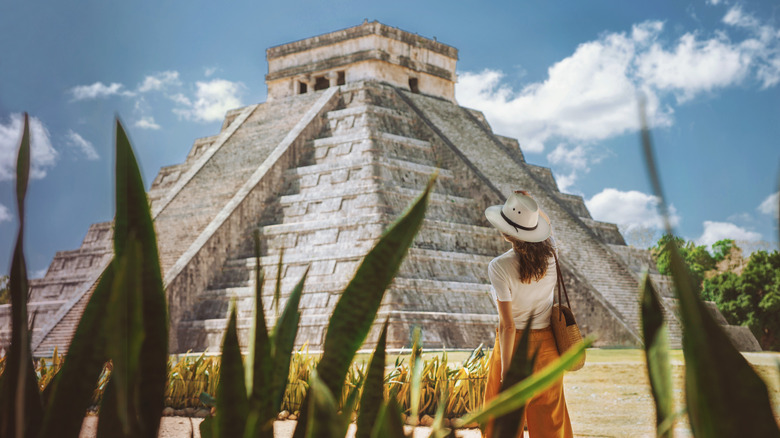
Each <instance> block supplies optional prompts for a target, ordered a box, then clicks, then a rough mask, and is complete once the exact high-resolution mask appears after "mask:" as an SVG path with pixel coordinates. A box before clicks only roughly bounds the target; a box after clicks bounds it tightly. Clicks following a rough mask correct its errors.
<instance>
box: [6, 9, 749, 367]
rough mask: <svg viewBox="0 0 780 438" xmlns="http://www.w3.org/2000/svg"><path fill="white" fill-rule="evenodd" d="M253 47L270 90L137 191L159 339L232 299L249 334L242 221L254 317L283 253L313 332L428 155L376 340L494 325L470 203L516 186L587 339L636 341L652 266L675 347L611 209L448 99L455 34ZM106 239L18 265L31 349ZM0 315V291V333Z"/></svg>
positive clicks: (51, 330)
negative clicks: (155, 267)
mask: <svg viewBox="0 0 780 438" xmlns="http://www.w3.org/2000/svg"><path fill="white" fill-rule="evenodd" d="M267 57H268V62H269V73H268V75H267V76H266V82H267V84H268V100H267V102H265V103H262V104H258V105H252V106H248V107H245V108H239V109H236V110H233V111H230V112H228V113H227V115H226V117H225V121H224V123H223V125H222V129H221V131H220V132H219V134H217V135H215V136H213V137H207V138H202V139H199V140H197V141H195V143H194V145H193V147H192V150H191V152H190V154H189V155H188V157H187V159H186V161H185V162H184V163H182V164H179V165H175V166H170V167H165V168H163V169H161V170H160V173H159V174H158V176H157V178H156V179H155V180H154V183H153V184H152V187H151V189H150V191H149V198H150V201H151V204H152V212H153V215H154V217H155V226H156V229H157V234H158V240H159V248H160V254H161V261H162V269H163V273H164V277H165V278H164V281H165V287H166V291H167V295H168V301H169V307H170V316H171V334H170V336H171V344H170V345H171V351H172V352H186V351H188V350H192V351H217V350H218V349H219V346H220V344H221V339H222V336H223V331H224V328H225V326H226V318H227V315H228V307H229V303H230V301H231V299H233V298H235V299H237V302H238V309H239V329H240V333H241V336H244V337H246V335H247V332H248V329H249V327H250V318H251V314H252V311H253V293H254V292H253V291H254V287H255V280H256V279H255V275H254V266H255V259H254V256H253V251H254V249H253V240H252V235H253V232H254V231H255V230H259V232H260V236H261V253H262V258H261V263H262V265H263V269H264V272H265V275H266V279H267V281H266V282H265V284H264V287H263V299H264V303H265V309H266V318H267V320H268V321H269V322H271V323H272V322H273V321H274V320H275V313H274V310H273V309H272V308H271V306H270V303H271V297H272V294H273V288H274V281H273V279H274V278H276V276H277V272H278V271H277V269H278V263H279V257H280V254H281V253H283V259H282V263H281V269H282V273H281V276H282V279H283V281H282V292H283V295H282V300H281V301H282V302H281V305H284V302H285V299H286V295H287V294H289V292H290V290H291V289H292V287H293V285H294V284H295V283H296V282H297V281H298V280H299V278H300V277H301V275H302V274H303V272H304V271H305V270H306V269H307V268H308V269H309V274H308V277H307V281H306V286H305V288H304V292H303V296H302V299H301V311H302V319H301V327H300V330H299V335H298V338H297V340H296V343H297V344H298V345H303V344H308V345H309V347H310V348H311V349H313V350H317V349H318V348H320V347H321V345H322V342H323V340H324V334H325V333H324V331H325V329H326V327H327V324H328V321H329V317H330V313H331V311H332V309H333V307H334V306H335V303H336V301H337V300H338V298H339V294H340V292H341V291H342V290H343V288H344V287H345V286H346V284H347V282H348V281H349V279H350V278H351V277H352V275H353V274H354V272H355V270H356V269H357V266H358V264H359V263H360V261H361V259H362V258H363V256H365V254H366V253H367V252H368V251H369V250H370V248H371V247H372V246H373V245H374V244H375V243H376V241H377V239H378V238H379V236H380V235H381V233H382V231H383V230H384V229H385V228H386V227H387V225H388V224H389V223H390V222H391V221H392V220H394V219H395V218H396V217H397V216H398V215H399V214H400V213H401V212H402V211H403V209H404V208H405V207H406V206H407V205H408V204H409V203H410V202H411V201H412V199H413V198H414V197H415V196H416V195H417V194H419V193H420V192H421V191H422V189H423V188H424V187H425V184H426V182H427V181H428V178H429V176H430V175H431V174H432V173H434V172H435V171H436V170H437V169H438V170H439V177H438V180H437V183H436V187H435V193H434V194H433V195H432V197H431V201H430V207H429V210H428V212H427V216H426V220H425V223H424V225H423V228H422V229H421V231H420V233H419V235H418V237H417V239H416V241H415V243H414V245H413V247H412V248H411V249H410V251H409V254H408V256H407V259H406V260H405V262H404V263H403V265H402V267H401V269H400V272H399V274H398V276H397V277H396V279H395V281H394V282H393V284H392V286H391V287H390V289H389V290H388V291H387V293H386V295H385V299H384V301H383V304H382V307H381V309H380V313H379V317H378V318H377V321H383V320H384V319H385V317H388V318H389V321H390V325H389V333H388V344H389V345H388V347H390V348H401V347H404V346H407V345H408V344H409V340H410V332H411V329H412V327H414V326H415V325H419V326H421V327H422V329H423V341H424V345H425V346H426V347H429V348H441V347H446V348H447V349H459V348H463V349H472V348H474V347H476V346H478V345H479V344H480V343H486V344H489V343H491V342H492V341H493V339H494V337H495V327H496V324H497V320H498V318H497V314H496V310H495V305H494V303H493V302H492V300H491V298H490V296H489V295H488V290H489V280H488V278H487V264H488V262H489V261H490V260H491V259H492V258H493V257H495V256H496V255H498V254H500V253H501V252H503V251H505V250H506V249H507V247H506V244H505V243H504V242H503V240H501V238H500V237H499V235H498V233H497V232H496V231H495V230H494V229H493V228H492V227H491V226H490V225H489V224H488V223H487V221H486V219H485V218H484V215H483V212H484V210H485V208H486V207H487V206H489V205H495V204H500V203H503V202H504V194H507V193H511V191H513V190H516V189H519V188H523V189H526V190H529V191H530V192H531V193H532V194H533V195H534V196H535V197H536V198H537V200H538V201H539V203H540V205H541V207H542V208H543V209H544V210H545V211H546V212H547V213H548V215H549V216H550V218H551V220H552V223H553V226H554V231H555V234H556V239H557V241H558V243H559V248H560V260H561V266H562V269H563V273H564V277H565V280H566V283H567V287H568V289H569V291H570V297H571V299H572V305H573V307H574V311H575V314H576V315H577V317H578V322H579V323H580V326H581V328H582V329H583V331H584V332H586V333H589V334H595V335H596V336H597V337H598V341H597V345H603V346H638V345H640V344H641V334H640V328H639V306H638V284H639V279H640V275H641V271H642V270H644V269H649V272H650V275H651V277H652V279H653V281H654V282H655V284H656V285H657V287H658V289H659V290H660V291H661V293H662V295H663V302H664V306H665V310H666V313H667V316H668V319H669V321H670V338H671V342H672V344H673V346H675V347H678V348H679V346H680V342H681V331H680V326H679V324H678V320H677V316H676V314H675V308H676V303H675V299H674V298H673V296H672V293H671V287H670V282H669V280H668V279H667V278H665V277H664V276H661V275H660V274H658V272H657V270H656V269H655V266H654V264H653V262H652V259H651V258H650V256H649V254H648V252H647V251H646V250H639V249H635V248H631V247H628V246H626V244H625V241H624V240H623V237H622V236H621V234H620V233H619V231H618V229H617V227H616V226H615V225H614V224H608V223H603V222H598V221H596V220H594V219H593V218H591V216H590V214H589V213H588V210H587V208H586V207H585V204H584V202H583V199H582V198H581V197H579V196H574V195H569V194H565V193H561V192H560V191H559V190H558V187H557V185H556V182H555V178H554V177H553V175H552V173H551V171H550V169H548V168H544V167H539V166H535V165H532V164H529V163H527V162H526V161H525V159H524V157H523V154H522V151H521V147H520V145H519V144H518V142H517V141H516V140H514V139H510V138H506V137H502V136H499V135H496V134H494V133H493V132H492V130H491V128H490V126H489V124H488V122H487V121H486V120H485V118H484V116H483V115H482V114H481V113H480V112H478V111H475V110H471V109H467V108H463V107H460V106H458V105H457V103H456V102H455V98H454V84H455V78H456V76H455V63H456V61H457V50H456V49H455V48H453V47H451V46H447V45H445V44H442V43H440V42H437V41H434V40H429V39H426V38H423V37H420V36H418V35H415V34H411V33H408V32H405V31H402V30H399V29H396V28H392V27H389V26H385V25H383V24H380V23H377V22H373V23H368V22H364V23H363V24H362V25H360V26H356V27H352V28H348V29H345V30H340V31H336V32H332V33H329V34H325V35H320V36H317V37H313V38H309V39H305V40H301V41H297V42H293V43H289V44H284V45H281V46H277V47H273V48H270V49H268V51H267ZM110 239H111V225H110V223H104V224H97V225H93V226H92V227H91V228H90V230H89V232H88V233H87V237H86V238H85V239H84V243H83V244H82V247H81V248H80V249H78V250H76V251H67V252H59V253H57V255H56V256H55V258H54V260H53V262H52V264H51V266H50V267H49V270H48V272H47V274H46V276H45V277H44V278H43V279H40V280H35V281H33V282H32V298H31V304H30V307H31V308H33V309H36V310H38V321H39V322H38V324H37V327H36V330H35V332H34V335H33V347H34V350H35V354H36V355H38V356H46V355H47V354H50V352H51V351H52V349H53V348H54V347H55V346H57V347H59V348H60V350H62V349H64V348H67V343H68V342H69V339H70V337H71V336H72V334H73V332H74V330H75V324H76V323H77V321H78V318H79V317H80V314H81V312H82V311H83V308H84V305H85V303H86V301H87V300H88V298H89V296H90V293H91V290H92V287H93V286H94V284H95V282H96V280H97V278H98V276H99V274H100V272H101V271H102V270H103V268H104V267H105V266H106V264H107V263H108V260H109V259H110V257H111V240H110ZM3 311H5V312H6V313H2V312H3ZM713 312H714V314H716V315H717V316H719V317H720V319H721V320H722V323H723V324H724V326H726V322H725V320H723V318H722V316H720V314H719V313H718V312H717V309H715V308H714V307H713ZM6 315H7V309H6V310H4V309H2V308H0V323H2V324H0V328H2V329H3V330H5V332H0V336H5V337H7V331H8V329H10V322H9V323H5V321H6V320H5V319H3V318H6ZM41 321H42V322H41ZM377 324H378V322H377V323H376V324H375V330H374V331H373V332H372V333H371V334H370V336H369V339H368V340H367V344H366V346H367V347H370V346H371V345H372V343H373V342H374V341H375V339H376V337H377V335H378V329H377ZM726 329H727V330H728V331H729V333H730V334H732V338H733V339H735V342H737V344H738V345H739V346H740V348H741V349H745V350H750V349H756V348H758V344H757V342H756V340H755V338H753V336H752V334H750V332H749V330H748V329H747V328H744V327H732V326H726Z"/></svg>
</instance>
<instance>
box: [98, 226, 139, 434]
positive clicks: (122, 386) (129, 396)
mask: <svg viewBox="0 0 780 438" xmlns="http://www.w3.org/2000/svg"><path fill="white" fill-rule="evenodd" d="M140 258H141V250H140V245H139V244H138V243H137V242H136V241H135V240H131V241H130V242H128V244H127V247H126V251H125V253H124V254H122V255H121V256H119V257H118V258H117V273H116V277H115V278H114V284H113V286H112V288H111V289H112V291H111V297H110V298H109V300H108V307H107V312H106V321H105V329H106V331H107V333H108V343H107V348H106V351H107V353H108V355H109V357H111V359H112V362H113V369H112V371H111V384H112V385H113V387H114V390H115V391H113V392H114V394H115V396H116V403H110V404H106V403H105V397H104V406H105V408H104V409H101V411H100V413H101V415H100V417H101V419H102V418H104V416H106V415H109V414H111V416H113V415H116V418H117V419H118V420H119V424H118V426H119V428H118V429H115V428H113V427H112V428H110V429H103V430H107V431H108V432H109V434H118V433H121V434H122V435H123V436H138V435H140V431H141V430H142V427H141V425H140V424H139V423H138V411H137V409H138V408H139V406H138V401H139V399H138V398H137V394H136V385H137V381H138V377H139V376H138V361H139V359H140V357H141V346H142V344H143V342H144V337H145V335H144V330H143V314H142V313H141V312H142V308H141V289H140V288H141V284H140V281H139V280H140V272H139V271H140V269H141V263H142V262H141V260H140ZM114 408H115V409H116V413H113V412H110V410H111V409H114ZM104 423H105V421H104Z"/></svg>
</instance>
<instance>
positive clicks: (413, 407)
mask: <svg viewBox="0 0 780 438" xmlns="http://www.w3.org/2000/svg"><path fill="white" fill-rule="evenodd" d="M409 364H410V365H411V366H412V373H411V374H410V376H409V385H410V390H409V417H410V418H411V421H412V424H417V421H418V418H419V414H420V392H421V391H422V374H423V360H422V330H421V329H420V327H419V326H418V327H415V328H414V330H413V331H412V354H411V356H410V358H409Z"/></svg>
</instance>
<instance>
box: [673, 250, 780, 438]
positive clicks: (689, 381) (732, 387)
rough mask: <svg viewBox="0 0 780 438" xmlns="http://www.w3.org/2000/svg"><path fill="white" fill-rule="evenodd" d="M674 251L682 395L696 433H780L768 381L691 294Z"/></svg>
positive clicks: (683, 265)
mask: <svg viewBox="0 0 780 438" xmlns="http://www.w3.org/2000/svg"><path fill="white" fill-rule="evenodd" d="M670 244H671V245H674V243H673V242H672V243H670ZM672 251H673V252H672V257H671V260H672V265H671V268H672V277H673V279H674V284H675V288H676V290H677V293H678V297H679V306H680V316H681V319H682V325H683V355H684V357H685V365H686V372H685V397H686V402H687V407H688V419H689V421H690V424H691V429H692V431H693V433H694V435H696V436H706V437H734V436H761V437H769V436H780V430H778V426H777V423H776V422H775V419H774V416H773V414H772V405H771V403H770V399H769V392H768V390H767V387H766V384H765V383H764V381H763V380H761V378H760V377H759V376H758V375H757V374H756V372H755V371H754V370H753V368H752V367H751V366H750V364H749V363H748V362H747V360H745V358H744V356H742V354H740V353H739V351H737V349H736V348H734V345H733V344H732V343H731V341H730V340H729V338H728V335H726V333H725V332H724V331H723V329H722V328H721V327H720V324H718V323H717V322H716V321H715V320H714V318H713V317H712V316H711V315H710V313H709V311H708V310H707V308H706V307H705V305H704V303H703V302H702V301H701V299H700V298H699V297H698V296H697V295H696V293H694V288H693V287H692V286H693V285H692V283H691V279H690V276H689V274H688V271H687V267H686V265H685V262H684V261H683V260H682V257H681V256H680V254H679V253H678V251H677V249H676V247H675V248H673V249H672Z"/></svg>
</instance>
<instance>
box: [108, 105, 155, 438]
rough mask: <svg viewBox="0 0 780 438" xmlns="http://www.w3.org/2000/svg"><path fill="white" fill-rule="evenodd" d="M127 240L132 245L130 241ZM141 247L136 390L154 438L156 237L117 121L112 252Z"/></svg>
mask: <svg viewBox="0 0 780 438" xmlns="http://www.w3.org/2000/svg"><path fill="white" fill-rule="evenodd" d="M131 242H132V243H131ZM136 243H137V244H138V245H139V248H140V254H141V256H140V263H141V265H140V272H139V274H140V296H141V308H142V314H143V319H142V324H143V325H142V332H143V334H144V338H143V342H142V344H141V347H140V354H139V356H137V357H136V358H132V360H135V361H138V363H137V365H136V366H137V367H138V377H137V379H136V380H135V381H134V382H132V383H133V386H135V387H136V388H137V390H136V391H137V397H138V400H141V402H138V415H139V419H138V422H139V426H140V429H139V430H140V434H141V436H145V437H149V438H153V437H154V438H156V437H157V432H158V429H159V427H160V418H161V417H162V410H163V407H164V405H165V384H166V381H167V378H168V371H167V367H168V304H167V301H166V298H165V290H164V288H163V282H162V272H161V271H160V257H159V254H158V251H157V236H156V234H155V231H154V223H153V221H152V215H151V211H150V209H149V200H148V198H147V196H146V190H145V189H144V183H143V179H142V177H141V171H140V169H139V167H138V162H137V160H136V158H135V154H134V153H133V148H132V145H131V144H130V140H129V139H128V137H127V134H126V133H125V130H124V128H123V127H122V123H121V122H120V121H119V119H118V118H117V120H116V216H115V219H114V250H115V252H116V256H117V257H118V256H121V255H122V254H123V252H124V251H125V248H126V247H127V246H128V245H134V244H136Z"/></svg>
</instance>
